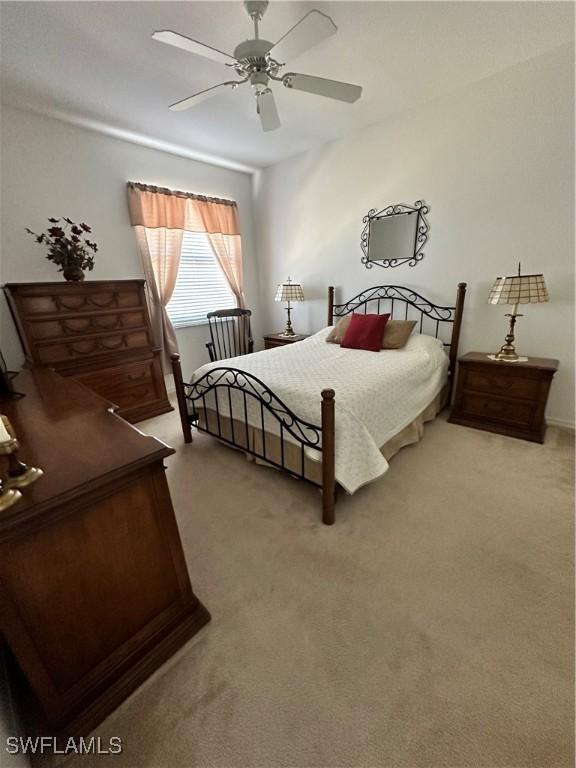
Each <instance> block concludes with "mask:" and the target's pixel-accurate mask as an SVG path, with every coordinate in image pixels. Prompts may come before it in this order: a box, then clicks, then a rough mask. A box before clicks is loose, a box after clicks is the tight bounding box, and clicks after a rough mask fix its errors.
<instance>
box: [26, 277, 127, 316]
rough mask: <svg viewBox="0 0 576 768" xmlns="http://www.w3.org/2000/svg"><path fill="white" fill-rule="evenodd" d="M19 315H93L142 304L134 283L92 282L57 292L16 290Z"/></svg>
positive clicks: (29, 289)
mask: <svg viewBox="0 0 576 768" xmlns="http://www.w3.org/2000/svg"><path fill="white" fill-rule="evenodd" d="M18 301H19V303H20V312H21V314H22V316H23V317H34V316H38V315H42V314H55V313H57V314H59V315H67V314H77V313H78V312H95V311H96V312H97V311H100V310H103V309H122V308H124V309H130V308H135V307H139V306H141V305H142V298H141V290H140V286H139V285H138V283H133V284H129V285H120V286H115V285H114V284H113V283H110V284H108V285H106V284H104V285H102V284H100V285H98V286H97V287H93V284H92V283H88V282H86V283H84V284H81V285H78V286H74V285H70V284H69V283H64V284H63V286H62V287H61V288H60V289H59V290H58V289H54V287H51V288H50V289H48V290H43V289H42V287H38V288H35V287H30V288H26V289H20V290H19V292H18Z"/></svg>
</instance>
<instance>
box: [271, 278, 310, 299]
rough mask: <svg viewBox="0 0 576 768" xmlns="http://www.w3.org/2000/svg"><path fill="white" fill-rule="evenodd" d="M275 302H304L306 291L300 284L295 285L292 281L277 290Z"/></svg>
mask: <svg viewBox="0 0 576 768" xmlns="http://www.w3.org/2000/svg"><path fill="white" fill-rule="evenodd" d="M274 301H304V291H303V290H302V286H301V285H300V283H293V282H291V281H290V280H288V282H286V283H280V285H279V286H278V288H277V289H276V296H275V297H274Z"/></svg>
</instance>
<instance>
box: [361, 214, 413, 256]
mask: <svg viewBox="0 0 576 768" xmlns="http://www.w3.org/2000/svg"><path fill="white" fill-rule="evenodd" d="M417 226H418V211H410V212H409V213H398V214H397V215H396V216H384V217H383V218H379V219H372V221H371V222H370V232H369V239H368V260H369V261H384V260H385V259H405V258H410V257H411V256H413V254H414V245H415V243H416V228H417Z"/></svg>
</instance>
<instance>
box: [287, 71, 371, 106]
mask: <svg viewBox="0 0 576 768" xmlns="http://www.w3.org/2000/svg"><path fill="white" fill-rule="evenodd" d="M282 82H283V83H284V85H285V86H286V88H293V89H294V90H295V91H306V93H314V94H316V96H325V97H326V98H327V99H338V101H347V102H348V103H349V104H352V102H354V101H358V99H359V98H360V96H362V87H361V86H360V85H352V84H351V83H342V82H340V80H328V79H326V78H325V77H314V76H313V75H299V74H298V73H297V72H287V73H286V74H285V75H283V77H282Z"/></svg>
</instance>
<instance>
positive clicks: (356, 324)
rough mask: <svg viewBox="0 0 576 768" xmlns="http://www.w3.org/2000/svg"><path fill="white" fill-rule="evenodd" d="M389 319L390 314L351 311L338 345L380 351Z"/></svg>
mask: <svg viewBox="0 0 576 768" xmlns="http://www.w3.org/2000/svg"><path fill="white" fill-rule="evenodd" d="M389 319H390V315H358V314H356V313H355V312H353V313H352V319H351V320H350V325H349V326H348V328H347V329H346V333H345V334H344V338H343V339H342V341H341V343H340V346H341V347H346V348H347V349H366V350H367V351H369V352H380V350H381V349H382V337H383V336H384V328H385V327H386V323H387V322H388V320H389Z"/></svg>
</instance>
